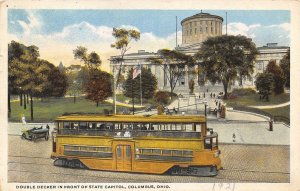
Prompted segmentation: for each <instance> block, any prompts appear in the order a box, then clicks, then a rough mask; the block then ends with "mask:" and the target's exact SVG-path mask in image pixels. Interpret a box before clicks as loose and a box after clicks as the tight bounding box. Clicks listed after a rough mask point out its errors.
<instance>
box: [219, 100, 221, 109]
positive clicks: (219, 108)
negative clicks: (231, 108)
mask: <svg viewBox="0 0 300 191" xmlns="http://www.w3.org/2000/svg"><path fill="white" fill-rule="evenodd" d="M220 109H221V102H219V110H220Z"/></svg>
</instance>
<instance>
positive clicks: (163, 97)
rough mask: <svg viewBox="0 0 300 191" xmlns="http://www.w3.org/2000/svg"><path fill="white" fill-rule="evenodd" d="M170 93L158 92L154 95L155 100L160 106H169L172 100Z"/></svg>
mask: <svg viewBox="0 0 300 191" xmlns="http://www.w3.org/2000/svg"><path fill="white" fill-rule="evenodd" d="M170 95H171V93H170V92H167V91H158V92H156V93H155V95H154V100H155V101H156V102H157V103H160V104H168V102H169V99H170Z"/></svg>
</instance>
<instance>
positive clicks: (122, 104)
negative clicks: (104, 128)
mask: <svg viewBox="0 0 300 191" xmlns="http://www.w3.org/2000/svg"><path fill="white" fill-rule="evenodd" d="M105 101H106V102H108V103H113V102H114V101H113V99H112V98H109V99H107V100H105ZM116 104H117V106H123V107H130V108H131V107H132V104H127V103H122V102H119V101H116ZM134 107H135V108H144V107H145V106H141V105H136V104H135V105H134Z"/></svg>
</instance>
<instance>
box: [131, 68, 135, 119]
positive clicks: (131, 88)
mask: <svg viewBox="0 0 300 191" xmlns="http://www.w3.org/2000/svg"><path fill="white" fill-rule="evenodd" d="M133 72H134V69H133V67H132V80H131V96H132V115H134V95H133Z"/></svg>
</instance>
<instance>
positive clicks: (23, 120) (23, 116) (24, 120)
mask: <svg viewBox="0 0 300 191" xmlns="http://www.w3.org/2000/svg"><path fill="white" fill-rule="evenodd" d="M21 120H22V124H23V125H26V119H25V115H24V114H23V115H22V118H21Z"/></svg>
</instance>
